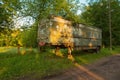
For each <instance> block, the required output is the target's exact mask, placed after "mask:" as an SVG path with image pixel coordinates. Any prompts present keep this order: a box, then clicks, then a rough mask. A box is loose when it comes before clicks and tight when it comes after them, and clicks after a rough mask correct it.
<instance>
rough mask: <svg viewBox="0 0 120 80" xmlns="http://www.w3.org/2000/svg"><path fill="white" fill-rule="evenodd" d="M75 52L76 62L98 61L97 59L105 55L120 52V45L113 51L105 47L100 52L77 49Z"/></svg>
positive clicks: (88, 62)
mask: <svg viewBox="0 0 120 80" xmlns="http://www.w3.org/2000/svg"><path fill="white" fill-rule="evenodd" d="M73 53H74V54H73V56H74V58H75V60H76V62H78V63H79V64H90V63H93V62H96V61H97V60H99V59H101V58H103V57H108V56H111V55H115V54H120V47H116V48H114V49H113V50H112V51H110V50H109V49H108V48H103V49H101V51H100V52H99V53H91V52H83V51H75V52H73Z"/></svg>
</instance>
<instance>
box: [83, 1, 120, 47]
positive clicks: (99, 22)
mask: <svg viewBox="0 0 120 80" xmlns="http://www.w3.org/2000/svg"><path fill="white" fill-rule="evenodd" d="M110 3H111V16H112V17H111V20H112V22H111V26H112V42H113V45H120V43H119V42H120V36H119V34H120V27H119V26H120V23H119V22H120V17H118V16H120V6H119V5H120V1H119V0H112V1H111V2H110ZM84 9H85V10H84V12H83V13H82V18H83V19H84V21H85V22H86V23H88V24H90V25H93V26H96V27H99V28H101V29H102V31H103V44H104V45H106V46H108V45H109V18H108V12H109V9H108V0H97V1H90V2H89V5H88V6H85V7H84ZM106 36H107V37H106Z"/></svg>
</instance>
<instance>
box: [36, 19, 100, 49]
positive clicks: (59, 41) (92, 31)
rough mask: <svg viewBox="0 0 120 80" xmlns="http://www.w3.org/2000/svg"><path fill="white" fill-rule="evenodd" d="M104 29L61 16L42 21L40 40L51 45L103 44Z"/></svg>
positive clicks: (39, 28) (39, 31) (90, 45)
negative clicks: (74, 24) (76, 22)
mask: <svg viewBox="0 0 120 80" xmlns="http://www.w3.org/2000/svg"><path fill="white" fill-rule="evenodd" d="M101 34H102V31H101V30H100V29H98V28H94V27H90V26H86V25H83V24H78V25H77V26H72V23H71V22H70V21H68V20H65V19H63V18H61V17H54V18H52V19H46V20H43V21H41V23H40V24H39V27H38V42H45V43H49V44H51V45H64V46H65V47H68V46H71V47H74V46H89V47H93V46H101V44H102V43H101V39H102V36H101Z"/></svg>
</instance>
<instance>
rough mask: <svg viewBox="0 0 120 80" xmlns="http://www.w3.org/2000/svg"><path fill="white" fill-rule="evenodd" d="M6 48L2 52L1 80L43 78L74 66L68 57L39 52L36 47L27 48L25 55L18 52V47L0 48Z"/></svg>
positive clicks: (0, 57)
mask: <svg viewBox="0 0 120 80" xmlns="http://www.w3.org/2000/svg"><path fill="white" fill-rule="evenodd" d="M4 49H5V51H2V52H0V80H16V79H19V78H24V77H25V78H28V79H29V80H30V79H31V78H34V79H35V78H41V77H44V76H49V75H52V74H56V73H59V72H61V71H63V70H64V69H67V68H70V67H72V66H73V64H72V62H71V61H69V60H68V59H66V58H60V57H57V56H55V55H54V54H52V53H48V52H41V53H39V52H37V50H36V49H34V50H33V51H32V52H30V51H28V50H27V52H26V54H25V55H21V54H18V53H17V49H16V48H8V49H6V48H0V50H4ZM22 50H25V49H24V48H23V49H22ZM28 75H29V76H28ZM31 76H32V77H31Z"/></svg>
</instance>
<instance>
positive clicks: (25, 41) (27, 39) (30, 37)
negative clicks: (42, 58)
mask: <svg viewBox="0 0 120 80" xmlns="http://www.w3.org/2000/svg"><path fill="white" fill-rule="evenodd" d="M20 39H21V42H22V46H25V47H37V25H36V24H34V25H33V26H31V27H30V28H29V29H26V30H23V31H22V33H21V36H20Z"/></svg>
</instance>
